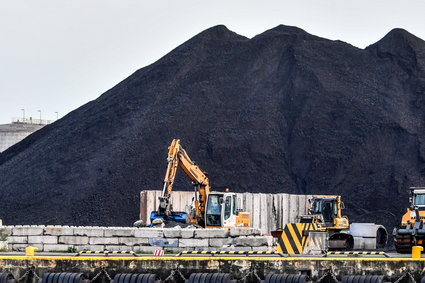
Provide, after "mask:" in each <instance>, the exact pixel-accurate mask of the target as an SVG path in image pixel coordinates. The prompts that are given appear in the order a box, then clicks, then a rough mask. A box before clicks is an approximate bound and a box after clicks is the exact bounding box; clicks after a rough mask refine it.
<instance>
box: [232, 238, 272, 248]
mask: <svg viewBox="0 0 425 283" xmlns="http://www.w3.org/2000/svg"><path fill="white" fill-rule="evenodd" d="M234 245H235V246H237V247H260V246H268V237H267V236H257V237H254V236H246V237H238V238H235V239H234Z"/></svg>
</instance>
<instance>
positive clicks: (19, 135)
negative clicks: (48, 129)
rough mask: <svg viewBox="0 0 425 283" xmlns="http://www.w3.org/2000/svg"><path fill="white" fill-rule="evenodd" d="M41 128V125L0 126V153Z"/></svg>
mask: <svg viewBox="0 0 425 283" xmlns="http://www.w3.org/2000/svg"><path fill="white" fill-rule="evenodd" d="M42 127H43V125H31V124H6V125H0V152H2V151H5V150H6V149H8V148H9V147H11V146H12V145H14V144H15V143H18V142H20V141H21V140H23V139H24V138H26V137H27V136H29V135H30V134H32V133H33V132H35V131H37V130H39V129H41V128H42Z"/></svg>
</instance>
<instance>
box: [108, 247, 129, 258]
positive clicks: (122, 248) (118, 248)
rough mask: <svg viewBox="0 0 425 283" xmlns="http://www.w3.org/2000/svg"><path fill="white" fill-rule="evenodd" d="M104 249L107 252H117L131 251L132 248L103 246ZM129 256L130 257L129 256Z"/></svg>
mask: <svg viewBox="0 0 425 283" xmlns="http://www.w3.org/2000/svg"><path fill="white" fill-rule="evenodd" d="M105 249H106V250H108V251H118V252H122V251H133V248H132V247H128V246H121V245H105ZM129 256H132V255H129Z"/></svg>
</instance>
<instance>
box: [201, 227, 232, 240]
mask: <svg viewBox="0 0 425 283" xmlns="http://www.w3.org/2000/svg"><path fill="white" fill-rule="evenodd" d="M228 236H229V229H226V228H222V229H196V230H195V238H201V239H203V238H227V237H228Z"/></svg>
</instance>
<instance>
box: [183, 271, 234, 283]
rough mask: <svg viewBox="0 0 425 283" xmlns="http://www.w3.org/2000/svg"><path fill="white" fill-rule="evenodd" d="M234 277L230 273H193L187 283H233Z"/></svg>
mask: <svg viewBox="0 0 425 283" xmlns="http://www.w3.org/2000/svg"><path fill="white" fill-rule="evenodd" d="M232 282H236V281H234V280H233V278H232V275H231V274H228V273H192V274H190V276H189V279H187V280H186V281H185V283H232Z"/></svg>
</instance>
